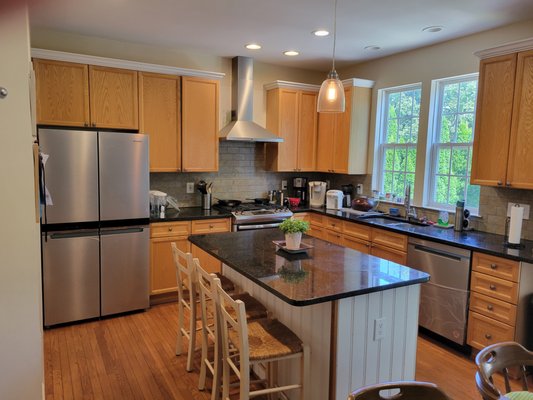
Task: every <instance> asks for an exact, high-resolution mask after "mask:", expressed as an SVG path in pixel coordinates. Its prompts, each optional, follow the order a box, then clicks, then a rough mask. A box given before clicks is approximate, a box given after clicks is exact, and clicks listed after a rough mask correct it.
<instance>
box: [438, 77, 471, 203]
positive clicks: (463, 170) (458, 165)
mask: <svg viewBox="0 0 533 400" xmlns="http://www.w3.org/2000/svg"><path fill="white" fill-rule="evenodd" d="M476 96H477V74H470V75H465V76H460V77H455V78H447V79H440V80H436V81H433V85H432V110H433V115H432V116H430V117H431V118H432V119H431V120H430V128H429V134H428V144H429V145H430V157H429V160H430V174H429V176H428V190H427V205H428V206H430V207H436V208H444V209H450V210H454V209H455V204H456V202H457V201H458V200H465V206H466V207H468V208H469V209H470V210H471V211H474V212H477V210H478V208H479V186H477V185H471V184H470V169H471V166H472V141H473V139H474V123H475V111H476Z"/></svg>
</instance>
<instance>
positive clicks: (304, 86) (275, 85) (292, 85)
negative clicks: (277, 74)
mask: <svg viewBox="0 0 533 400" xmlns="http://www.w3.org/2000/svg"><path fill="white" fill-rule="evenodd" d="M263 87H264V88H265V90H271V89H281V88H284V89H299V90H307V91H310V92H318V91H319V90H320V85H312V84H309V83H300V82H289V81H274V82H270V83H265V84H264V85H263Z"/></svg>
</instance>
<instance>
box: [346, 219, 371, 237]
mask: <svg viewBox="0 0 533 400" xmlns="http://www.w3.org/2000/svg"><path fill="white" fill-rule="evenodd" d="M371 231H372V228H371V227H369V226H366V225H363V224H358V223H355V222H348V221H343V232H344V233H345V234H347V235H350V236H352V237H357V238H359V239H363V240H367V241H370V239H371V236H372V235H371Z"/></svg>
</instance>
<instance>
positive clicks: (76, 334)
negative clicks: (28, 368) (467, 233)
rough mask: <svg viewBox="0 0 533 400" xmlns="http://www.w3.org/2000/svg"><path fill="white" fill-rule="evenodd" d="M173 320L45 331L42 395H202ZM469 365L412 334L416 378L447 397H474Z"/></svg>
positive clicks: (169, 312)
mask: <svg viewBox="0 0 533 400" xmlns="http://www.w3.org/2000/svg"><path fill="white" fill-rule="evenodd" d="M177 323H178V322H177V304H176V303H167V304H161V305H157V306H154V307H152V308H151V309H150V310H148V311H146V312H140V313H135V314H130V315H125V316H121V317H115V318H108V319H104V320H100V321H93V322H86V323H81V324H76V325H71V326H65V327H59V328H53V329H49V330H46V331H45V332H44V353H45V393H46V399H50V400H51V399H54V400H58V399H106V400H107V399H128V400H129V399H165V400H167V399H176V400H191V399H195V400H199V399H206V400H207V399H209V392H207V391H206V392H200V391H198V389H197V385H198V373H197V372H191V373H188V372H186V371H185V363H186V357H185V356H180V357H176V356H175V353H174V348H175V341H176V329H177ZM196 359H197V364H198V363H199V361H198V359H199V357H196ZM198 369H199V368H198V365H196V368H195V370H198ZM475 370H476V368H475V365H474V363H473V362H472V361H471V360H469V359H468V358H467V357H466V356H464V355H462V354H460V353H457V352H455V351H453V350H450V349H449V348H448V347H445V346H443V345H441V344H439V343H438V342H435V341H433V340H431V339H428V338H425V337H423V336H421V337H419V341H418V353H417V373H416V379H417V380H423V381H429V382H434V383H436V384H437V385H439V386H440V387H441V388H442V389H443V390H445V391H446V393H448V394H449V395H450V396H451V397H452V398H453V399H457V400H465V399H480V397H479V395H478V393H477V390H476V387H475V383H474V373H475ZM208 383H210V382H208Z"/></svg>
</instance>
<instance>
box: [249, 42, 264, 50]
mask: <svg viewBox="0 0 533 400" xmlns="http://www.w3.org/2000/svg"><path fill="white" fill-rule="evenodd" d="M245 47H246V48H247V49H248V50H259V49H260V48H261V45H260V44H257V43H250V44H247V45H246V46H245Z"/></svg>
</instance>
